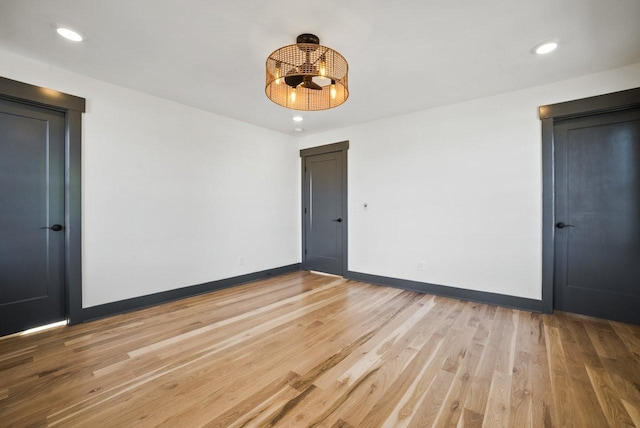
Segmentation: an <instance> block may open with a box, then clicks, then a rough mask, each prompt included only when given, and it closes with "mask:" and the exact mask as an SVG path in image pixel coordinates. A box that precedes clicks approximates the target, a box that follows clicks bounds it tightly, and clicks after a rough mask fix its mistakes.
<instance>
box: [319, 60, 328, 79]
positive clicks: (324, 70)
mask: <svg viewBox="0 0 640 428" xmlns="http://www.w3.org/2000/svg"><path fill="white" fill-rule="evenodd" d="M320 76H322V77H326V76H327V58H326V57H325V56H324V55H322V56H321V57H320Z"/></svg>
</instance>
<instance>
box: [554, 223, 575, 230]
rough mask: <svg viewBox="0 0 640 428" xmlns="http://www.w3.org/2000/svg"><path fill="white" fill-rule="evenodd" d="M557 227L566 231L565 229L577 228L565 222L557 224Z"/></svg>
mask: <svg viewBox="0 0 640 428" xmlns="http://www.w3.org/2000/svg"><path fill="white" fill-rule="evenodd" d="M556 227H557V228H558V229H564V228H565V227H575V226H574V225H572V224H564V223H563V222H559V223H556Z"/></svg>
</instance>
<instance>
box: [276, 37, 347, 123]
mask: <svg viewBox="0 0 640 428" xmlns="http://www.w3.org/2000/svg"><path fill="white" fill-rule="evenodd" d="M348 73H349V65H348V64H347V60H346V59H345V58H344V57H343V56H342V55H340V54H339V53H338V52H336V51H334V50H333V49H331V48H328V47H326V46H322V45H321V44H320V39H319V38H318V36H316V35H314V34H300V35H299V36H298V38H297V39H296V44H295V45H288V46H283V47H281V48H280V49H277V50H275V51H274V52H273V53H272V54H271V55H269V57H268V58H267V63H266V75H267V78H266V86H265V93H266V94H267V98H269V99H270V100H271V101H273V102H274V103H276V104H278V105H281V106H283V107H287V108H290V109H294V110H306V111H311V110H326V109H330V108H333V107H337V106H339V105H340V104H342V103H344V102H345V101H346V100H347V98H348V97H349V85H348Z"/></svg>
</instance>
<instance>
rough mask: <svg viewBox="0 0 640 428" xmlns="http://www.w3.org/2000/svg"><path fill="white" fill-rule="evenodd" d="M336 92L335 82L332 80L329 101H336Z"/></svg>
mask: <svg viewBox="0 0 640 428" xmlns="http://www.w3.org/2000/svg"><path fill="white" fill-rule="evenodd" d="M337 93H338V92H337V91H336V81H335V80H332V81H331V99H332V100H335V99H336V95H337Z"/></svg>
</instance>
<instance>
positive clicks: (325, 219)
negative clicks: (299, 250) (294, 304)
mask: <svg viewBox="0 0 640 428" xmlns="http://www.w3.org/2000/svg"><path fill="white" fill-rule="evenodd" d="M342 156H343V155H342V153H341V152H334V153H328V154H321V155H315V156H308V157H306V158H305V170H306V171H305V188H304V203H305V211H306V213H305V231H306V233H305V258H304V259H305V263H304V265H305V268H306V269H309V270H317V271H321V272H327V273H332V274H335V275H342V274H343V242H342V241H343V240H342V236H343V233H342V232H343V230H342V228H343V227H344V225H345V221H346V219H343V218H342V217H343V194H342V192H343V184H344V177H343V164H342Z"/></svg>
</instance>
